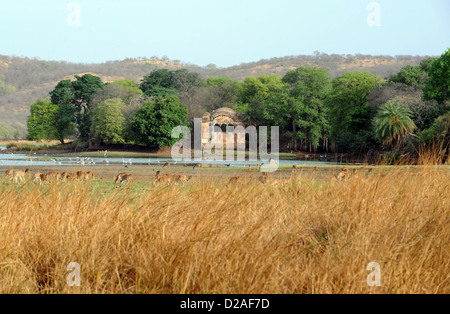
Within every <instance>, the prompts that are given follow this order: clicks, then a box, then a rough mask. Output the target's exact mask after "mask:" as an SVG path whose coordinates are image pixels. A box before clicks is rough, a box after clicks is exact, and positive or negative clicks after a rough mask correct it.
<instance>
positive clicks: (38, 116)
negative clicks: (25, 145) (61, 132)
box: [27, 99, 59, 141]
mask: <svg viewBox="0 0 450 314" xmlns="http://www.w3.org/2000/svg"><path fill="white" fill-rule="evenodd" d="M58 110H59V107H58V105H55V104H53V103H52V102H51V101H50V100H48V99H39V100H37V101H36V102H35V103H34V104H32V105H31V107H30V112H31V114H30V116H29V117H28V121H27V128H28V135H27V139H28V140H30V141H40V140H47V141H49V140H54V139H58V137H57V134H58V130H57V128H56V118H57V114H58Z"/></svg>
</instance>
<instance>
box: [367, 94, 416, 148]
mask: <svg viewBox="0 0 450 314" xmlns="http://www.w3.org/2000/svg"><path fill="white" fill-rule="evenodd" d="M411 117H412V112H411V110H409V109H408V108H406V107H404V106H401V105H399V104H398V103H396V102H388V103H387V104H386V105H384V106H383V107H381V108H380V110H379V111H378V112H377V114H376V116H375V118H374V123H375V130H376V134H377V136H378V138H379V139H380V140H382V141H383V142H384V144H386V145H390V146H394V144H395V145H396V146H397V147H399V146H400V145H401V144H403V143H404V140H405V139H406V138H407V137H409V136H410V135H412V132H414V130H415V129H416V125H415V124H414V121H413V120H412V119H411Z"/></svg>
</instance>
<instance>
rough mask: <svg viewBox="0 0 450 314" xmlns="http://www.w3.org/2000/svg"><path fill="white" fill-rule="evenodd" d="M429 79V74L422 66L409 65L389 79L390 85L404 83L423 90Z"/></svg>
mask: <svg viewBox="0 0 450 314" xmlns="http://www.w3.org/2000/svg"><path fill="white" fill-rule="evenodd" d="M427 79H428V73H427V72H426V71H425V70H424V68H423V67H422V66H411V65H407V66H405V67H403V68H402V69H401V70H400V72H398V73H397V74H395V75H392V76H391V77H390V79H389V82H390V83H402V84H404V85H407V86H411V87H414V86H417V87H419V88H421V89H423V88H424V87H425V83H426V81H427Z"/></svg>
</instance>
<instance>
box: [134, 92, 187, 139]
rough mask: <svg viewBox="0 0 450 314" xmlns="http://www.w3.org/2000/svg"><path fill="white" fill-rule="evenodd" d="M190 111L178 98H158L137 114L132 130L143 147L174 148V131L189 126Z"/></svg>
mask: <svg viewBox="0 0 450 314" xmlns="http://www.w3.org/2000/svg"><path fill="white" fill-rule="evenodd" d="M187 116H188V110H187V108H186V106H184V105H183V104H181V103H180V101H179V99H178V97H176V96H166V97H162V96H158V97H156V98H155V100H154V101H151V102H146V103H144V105H143V106H142V107H141V108H140V109H139V110H138V111H137V112H136V113H135V115H134V117H133V119H132V121H131V130H132V131H133V132H134V134H135V140H136V142H137V143H139V144H141V145H157V146H159V147H164V146H172V145H173V144H174V143H175V142H176V141H177V140H176V139H172V137H171V135H172V130H173V129H174V128H175V127H177V126H186V125H187Z"/></svg>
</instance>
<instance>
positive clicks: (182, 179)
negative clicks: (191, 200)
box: [173, 174, 191, 184]
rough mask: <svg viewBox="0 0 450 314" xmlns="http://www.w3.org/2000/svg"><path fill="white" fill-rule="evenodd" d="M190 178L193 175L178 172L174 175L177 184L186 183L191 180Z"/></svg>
mask: <svg viewBox="0 0 450 314" xmlns="http://www.w3.org/2000/svg"><path fill="white" fill-rule="evenodd" d="M190 178H191V177H189V178H188V177H187V176H185V175H178V174H175V175H174V176H173V180H174V181H175V184H177V183H181V184H186V183H187V182H188V181H189V180H190Z"/></svg>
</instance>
